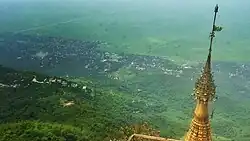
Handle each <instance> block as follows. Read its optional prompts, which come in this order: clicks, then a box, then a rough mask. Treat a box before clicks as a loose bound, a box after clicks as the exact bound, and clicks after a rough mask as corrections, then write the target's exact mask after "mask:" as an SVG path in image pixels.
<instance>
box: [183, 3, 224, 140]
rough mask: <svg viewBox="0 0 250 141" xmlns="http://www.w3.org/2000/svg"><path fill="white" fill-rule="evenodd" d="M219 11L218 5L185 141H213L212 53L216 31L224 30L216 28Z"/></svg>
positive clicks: (197, 83)
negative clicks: (209, 107)
mask: <svg viewBox="0 0 250 141" xmlns="http://www.w3.org/2000/svg"><path fill="white" fill-rule="evenodd" d="M218 9H219V7H218V5H216V6H215V10H214V20H213V27H212V32H211V33H210V46H209V53H208V56H207V60H206V63H205V66H204V68H203V72H202V74H201V76H200V77H199V78H198V79H197V82H196V83H195V88H194V94H193V95H194V96H195V99H196V108H195V110H194V117H193V119H192V122H191V125H190V129H189V131H188V132H187V134H186V136H185V141H212V135H211V127H210V121H209V112H208V103H209V101H212V100H214V98H216V97H215V88H216V87H215V84H214V80H213V74H212V72H211V52H212V43H213V38H214V37H215V31H220V30H221V29H222V28H221V27H217V26H215V20H216V15H217V12H218Z"/></svg>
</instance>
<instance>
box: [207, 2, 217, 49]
mask: <svg viewBox="0 0 250 141" xmlns="http://www.w3.org/2000/svg"><path fill="white" fill-rule="evenodd" d="M218 11H219V6H218V4H216V6H215V8H214V20H213V27H212V32H211V33H210V46H209V53H211V51H212V44H213V38H214V37H215V32H214V31H215V28H216V25H215V21H216V17H217V13H218Z"/></svg>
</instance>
